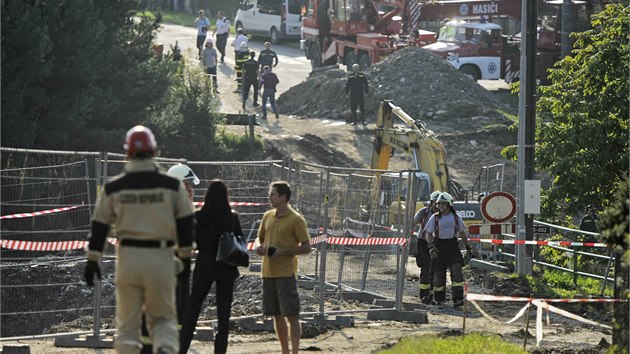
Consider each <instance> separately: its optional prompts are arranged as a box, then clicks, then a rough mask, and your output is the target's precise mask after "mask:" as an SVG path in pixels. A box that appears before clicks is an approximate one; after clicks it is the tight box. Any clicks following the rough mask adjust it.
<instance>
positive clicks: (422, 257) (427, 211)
mask: <svg viewBox="0 0 630 354" xmlns="http://www.w3.org/2000/svg"><path fill="white" fill-rule="evenodd" d="M440 193H441V192H440V191H435V192H433V193H431V197H430V199H429V201H428V205H427V206H426V207H424V208H422V209H420V210H418V212H417V213H416V215H414V217H413V225H412V228H413V227H414V226H416V225H420V228H419V230H418V235H417V238H418V240H417V241H418V243H417V244H416V265H417V266H418V267H419V268H420V283H419V284H418V288H419V290H420V301H422V303H423V304H430V303H431V300H432V299H433V296H432V294H431V290H432V289H433V287H432V286H431V284H432V283H433V271H432V262H431V256H430V255H429V244H428V243H427V240H426V237H425V233H424V228H425V226H426V225H427V221H428V220H429V218H430V217H431V215H433V214H435V213H437V212H438V211H439V209H438V207H437V204H436V201H437V199H438V197H439V196H440Z"/></svg>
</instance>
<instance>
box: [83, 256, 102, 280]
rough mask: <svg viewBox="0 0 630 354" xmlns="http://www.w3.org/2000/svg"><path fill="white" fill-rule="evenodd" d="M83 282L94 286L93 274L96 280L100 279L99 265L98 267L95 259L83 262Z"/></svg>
mask: <svg viewBox="0 0 630 354" xmlns="http://www.w3.org/2000/svg"><path fill="white" fill-rule="evenodd" d="M84 275H85V282H86V283H87V285H89V286H94V276H96V278H97V279H98V280H101V267H99V265H98V262H96V261H87V263H86V264H85V273H84Z"/></svg>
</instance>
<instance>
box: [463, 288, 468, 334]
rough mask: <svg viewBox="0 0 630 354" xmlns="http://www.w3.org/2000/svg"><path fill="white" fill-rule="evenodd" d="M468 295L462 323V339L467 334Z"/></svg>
mask: <svg viewBox="0 0 630 354" xmlns="http://www.w3.org/2000/svg"><path fill="white" fill-rule="evenodd" d="M467 302H468V301H466V297H464V319H463V324H462V339H463V338H464V337H465V336H466V303H467Z"/></svg>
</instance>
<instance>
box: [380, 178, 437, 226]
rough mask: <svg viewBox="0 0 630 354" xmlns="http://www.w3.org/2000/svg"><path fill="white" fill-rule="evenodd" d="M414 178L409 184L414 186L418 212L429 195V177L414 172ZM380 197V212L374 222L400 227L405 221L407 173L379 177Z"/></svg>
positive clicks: (407, 194) (407, 187)
mask: <svg viewBox="0 0 630 354" xmlns="http://www.w3.org/2000/svg"><path fill="white" fill-rule="evenodd" d="M412 173H413V174H414V175H415V178H413V179H411V181H412V182H411V183H415V184H416V189H417V193H416V200H415V203H416V208H415V210H416V211H417V210H420V208H422V207H424V205H425V203H426V202H427V200H429V195H430V193H431V189H430V179H429V175H428V174H426V173H424V172H421V171H416V172H412ZM380 183H381V185H380V195H379V202H378V205H379V207H378V210H379V211H380V212H379V214H378V216H377V218H376V222H377V223H378V224H381V225H387V226H390V225H394V226H396V227H400V226H401V225H402V223H403V222H404V221H405V213H406V212H407V198H408V196H409V195H410V193H409V186H408V184H409V172H402V173H384V174H383V175H382V176H381V182H380Z"/></svg>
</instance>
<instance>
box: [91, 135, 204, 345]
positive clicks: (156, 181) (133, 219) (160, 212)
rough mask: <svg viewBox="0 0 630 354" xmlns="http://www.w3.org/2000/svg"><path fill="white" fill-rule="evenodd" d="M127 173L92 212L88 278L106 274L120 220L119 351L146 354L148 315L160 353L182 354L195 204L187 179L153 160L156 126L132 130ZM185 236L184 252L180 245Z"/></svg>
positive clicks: (127, 147)
mask: <svg viewBox="0 0 630 354" xmlns="http://www.w3.org/2000/svg"><path fill="white" fill-rule="evenodd" d="M124 147H125V150H126V152H127V159H128V160H129V162H128V163H126V164H125V167H124V169H125V171H124V173H123V174H121V175H120V176H118V177H117V178H116V179H115V180H113V181H111V182H109V183H107V184H105V187H104V188H103V190H102V192H101V193H100V194H99V196H98V198H97V201H96V208H95V209H94V215H93V216H92V225H91V233H90V243H89V246H88V252H87V264H86V267H85V274H84V276H85V281H86V283H87V284H88V285H94V280H95V278H96V279H101V270H100V266H99V261H100V259H101V255H102V252H103V248H104V246H105V240H106V236H107V234H108V233H109V231H110V228H111V225H113V224H115V225H116V234H117V236H118V246H117V248H116V254H117V259H116V279H115V283H116V331H117V336H116V342H115V348H116V350H117V351H118V352H119V353H138V352H140V349H141V348H142V343H141V340H140V324H141V317H142V313H143V311H144V314H145V315H146V318H147V324H148V328H149V332H150V333H151V337H152V340H153V346H154V347H155V352H156V353H177V352H178V351H179V338H178V333H177V317H176V312H175V282H176V277H175V275H176V273H177V270H178V269H182V264H183V268H184V269H186V268H187V269H188V272H190V256H191V255H192V240H193V224H194V214H193V212H194V210H193V208H192V203H191V202H190V200H189V199H188V195H187V193H186V190H185V189H184V186H183V185H182V183H181V182H180V181H179V180H177V179H175V178H173V177H170V176H167V175H166V174H164V173H162V172H160V170H159V168H158V166H157V164H156V163H155V161H154V160H153V157H154V156H155V153H156V149H157V143H156V141H155V137H154V136H153V133H152V132H151V130H149V129H148V128H146V127H143V126H136V127H133V128H132V129H130V130H129V131H128V132H127V135H126V139H125V145H124ZM176 242H177V245H178V248H177V255H178V257H179V259H175V258H174V257H173V247H174V246H175V244H176Z"/></svg>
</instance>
